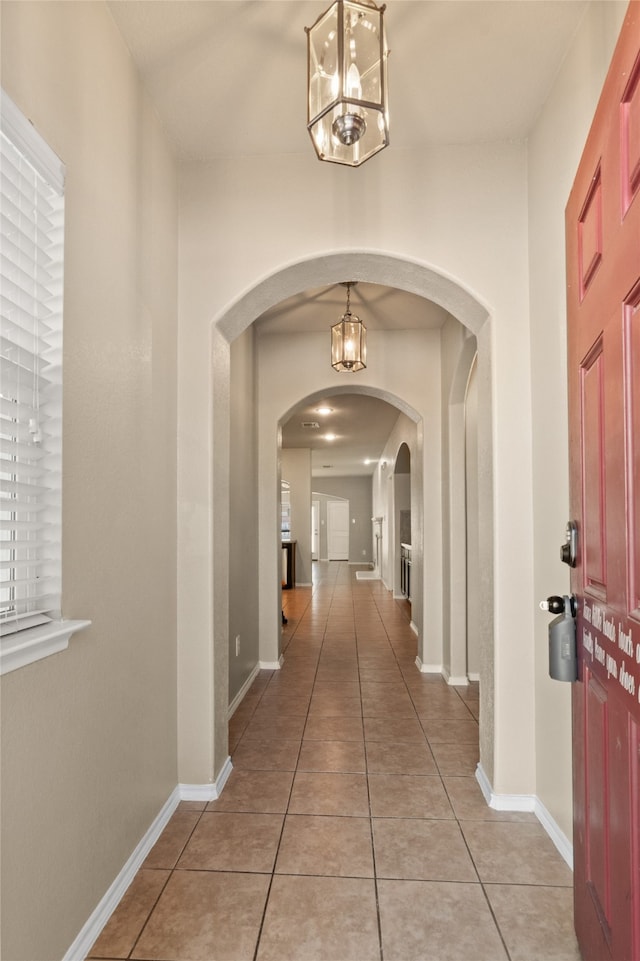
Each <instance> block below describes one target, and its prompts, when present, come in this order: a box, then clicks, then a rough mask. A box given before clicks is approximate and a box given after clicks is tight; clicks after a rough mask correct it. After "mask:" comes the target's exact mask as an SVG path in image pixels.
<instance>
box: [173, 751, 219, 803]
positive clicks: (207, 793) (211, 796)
mask: <svg viewBox="0 0 640 961" xmlns="http://www.w3.org/2000/svg"><path fill="white" fill-rule="evenodd" d="M232 770H233V765H232V763H231V758H230V757H228V758H227V760H226V761H225V762H224V764H223V765H222V768H221V769H220V773H219V774H218V776H217V778H216V779H215V781H213V782H212V783H211V784H179V785H178V790H179V791H180V800H181V801H215V800H216V799H217V798H219V797H220V795H221V794H222V791H223V788H224V786H225V784H226V783H227V780H228V778H229V775H230V774H231V771H232Z"/></svg>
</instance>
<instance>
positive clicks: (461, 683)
mask: <svg viewBox="0 0 640 961" xmlns="http://www.w3.org/2000/svg"><path fill="white" fill-rule="evenodd" d="M442 674H443V677H444V679H445V681H446V682H447V684H450V685H451V686H452V687H467V686H468V684H469V678H468V677H467V675H466V674H461V675H460V676H458V677H456V675H455V674H449V671H448V670H447V669H446V668H445V669H444V670H443V672H442Z"/></svg>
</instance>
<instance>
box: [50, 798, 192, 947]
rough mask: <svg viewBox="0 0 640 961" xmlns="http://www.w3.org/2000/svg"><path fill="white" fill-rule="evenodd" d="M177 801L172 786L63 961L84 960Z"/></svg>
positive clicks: (175, 806)
mask: <svg viewBox="0 0 640 961" xmlns="http://www.w3.org/2000/svg"><path fill="white" fill-rule="evenodd" d="M179 802H180V790H179V788H178V787H175V788H174V789H173V791H172V792H171V794H170V796H169V798H168V799H167V801H166V802H165V804H164V805H163V807H162V809H161V811H160V812H159V814H158V815H157V817H156V818H155V819H154V820H153V822H152V823H151V825H150V827H149V829H148V830H147V832H146V833H145V834H144V836H143V838H142V839H141V841H140V843H139V844H138V845H137V847H136V848H135V850H134V851H133V853H132V854H131V856H130V857H129V859H128V860H127V862H126V863H125V865H124V867H123V868H122V870H121V871H120V873H119V874H118V876H117V877H116V879H115V881H114V882H113V884H112V885H111V886H110V887H109V888H108V890H107V892H106V894H105V895H104V897H103V898H102V899H101V900H100V902H99V904H98V905H97V907H96V908H95V910H94V911H93V912H92V914H91V915H90V917H89V918H88V920H87V921H86V922H85V924H84V925H83V927H82V930H81V931H80V933H79V934H78V937H77V938H76V939H75V941H74V942H73V944H72V945H71V947H70V948H69V950H68V951H67V953H66V954H65V956H64V958H63V959H62V961H84V958H86V956H87V955H88V953H89V951H90V950H91V947H92V945H93V943H94V942H95V940H96V938H98V936H99V935H100V933H101V931H102V929H103V928H104V926H105V924H106V923H107V921H108V920H109V918H110V917H111V915H112V914H113V912H114V911H115V909H116V908H117V907H118V905H119V904H120V901H121V900H122V898H123V896H124V894H125V892H126V890H127V888H128V887H129V885H130V884H131V882H132V881H133V879H134V877H135V875H136V872H137V871H138V868H139V867H140V866H141V864H142V862H143V861H144V859H145V858H146V856H147V854H148V853H149V851H150V850H151V848H152V847H153V845H154V844H155V843H156V841H157V840H158V838H159V837H160V835H161V833H162V831H163V830H164V828H165V827H166V825H167V823H168V821H169V818H170V817H171V815H172V814H173V812H174V811H175V809H176V808H177V806H178V804H179Z"/></svg>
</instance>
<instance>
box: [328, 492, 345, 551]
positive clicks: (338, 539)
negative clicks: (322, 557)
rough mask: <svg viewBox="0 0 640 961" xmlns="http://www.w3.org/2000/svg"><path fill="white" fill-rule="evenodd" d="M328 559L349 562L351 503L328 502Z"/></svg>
mask: <svg viewBox="0 0 640 961" xmlns="http://www.w3.org/2000/svg"><path fill="white" fill-rule="evenodd" d="M327 557H328V558H329V560H330V561H348V560H349V501H328V502H327Z"/></svg>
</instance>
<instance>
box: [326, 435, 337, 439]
mask: <svg viewBox="0 0 640 961" xmlns="http://www.w3.org/2000/svg"><path fill="white" fill-rule="evenodd" d="M324 439H325V440H335V439H336V435H335V434H325V435H324Z"/></svg>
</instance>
